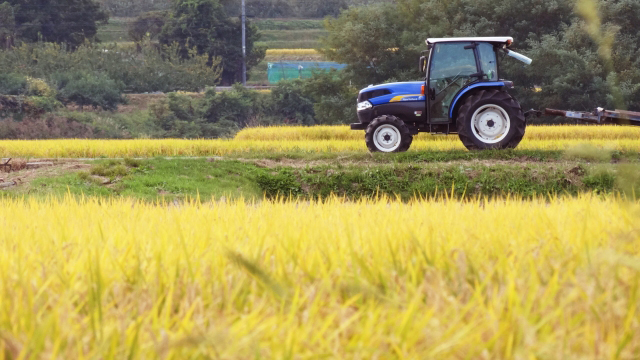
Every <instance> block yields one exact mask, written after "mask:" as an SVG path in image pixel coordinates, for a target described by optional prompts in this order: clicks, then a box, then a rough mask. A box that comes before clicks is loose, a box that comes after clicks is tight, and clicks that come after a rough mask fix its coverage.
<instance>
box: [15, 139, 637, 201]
mask: <svg viewBox="0 0 640 360" xmlns="http://www.w3.org/2000/svg"><path fill="white" fill-rule="evenodd" d="M523 153H527V152H516V151H512V152H511V151H503V152H493V153H492V152H477V153H466V154H470V155H469V156H464V155H463V152H449V153H448V154H445V152H442V153H435V154H429V153H422V154H419V153H415V154H411V153H407V154H398V155H397V156H393V155H392V156H388V155H381V156H377V155H374V156H370V155H366V156H360V155H356V154H353V155H346V156H345V155H344V154H343V156H342V157H341V158H339V159H337V158H333V159H329V158H326V157H325V158H321V157H319V156H317V157H311V156H300V157H299V158H298V160H292V158H293V157H292V156H289V157H287V158H281V159H280V160H282V162H278V161H277V160H274V159H275V157H273V158H272V159H260V160H255V161H249V160H242V161H241V160H233V159H218V160H213V159H204V158H202V159H184V158H175V159H165V158H155V159H146V160H132V159H125V160H115V159H111V160H99V161H95V162H94V163H93V166H92V167H91V169H89V170H88V171H83V172H79V173H71V174H65V175H60V176H54V177H46V178H39V179H36V180H34V181H33V182H31V184H29V185H28V186H18V187H15V188H12V189H9V190H7V191H5V193H8V194H10V195H11V196H23V195H25V194H28V195H30V196H36V197H46V196H65V195H67V194H72V195H74V196H82V195H84V196H99V197H109V196H126V197H133V198H139V199H143V200H146V201H155V200H166V201H173V200H185V199H189V198H195V197H198V196H199V197H200V198H201V199H203V200H209V199H212V198H214V199H220V198H221V197H223V196H224V197H227V198H239V197H242V198H245V199H258V200H259V199H262V198H263V196H267V197H269V198H273V197H277V196H289V195H293V196H301V197H304V198H317V197H327V196H329V195H330V194H337V195H341V196H347V197H349V198H353V199H357V198H361V197H372V196H376V195H377V194H379V195H381V194H385V195H390V196H400V197H401V198H402V199H405V200H406V199H409V198H411V197H414V196H432V195H445V194H451V191H452V189H453V192H454V194H455V195H456V196H458V197H475V196H489V197H493V196H504V195H511V196H521V197H531V196H547V195H549V194H559V195H576V194H578V193H581V192H594V191H595V192H597V193H610V192H623V193H627V194H629V195H631V194H637V193H640V165H639V164H638V161H637V154H635V156H636V158H635V162H631V161H632V160H633V158H632V157H626V158H625V157H623V158H622V161H624V162H623V163H620V164H613V163H610V162H602V163H595V164H593V163H590V162H587V161H576V160H568V159H566V158H565V157H564V155H563V154H558V153H555V152H547V153H544V152H539V153H534V152H528V153H527V155H526V157H525V155H523ZM499 154H504V155H499ZM403 155H404V156H403ZM491 156H492V157H491ZM469 160H471V161H469ZM474 160H475V161H474ZM480 160H482V161H480ZM485 160H488V161H485ZM497 160H504V161H502V162H500V161H497Z"/></svg>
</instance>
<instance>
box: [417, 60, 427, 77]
mask: <svg viewBox="0 0 640 360" xmlns="http://www.w3.org/2000/svg"><path fill="white" fill-rule="evenodd" d="M418 71H420V72H421V73H423V74H424V73H426V72H427V57H426V56H421V57H420V65H419V69H418Z"/></svg>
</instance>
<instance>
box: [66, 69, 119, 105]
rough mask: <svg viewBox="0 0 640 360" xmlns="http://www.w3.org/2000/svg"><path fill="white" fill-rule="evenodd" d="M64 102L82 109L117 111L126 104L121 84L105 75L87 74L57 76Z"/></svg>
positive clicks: (74, 73) (77, 73)
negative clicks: (88, 107) (87, 107)
mask: <svg viewBox="0 0 640 360" xmlns="http://www.w3.org/2000/svg"><path fill="white" fill-rule="evenodd" d="M55 81H56V83H57V86H58V89H59V98H60V100H61V101H62V102H64V103H68V102H74V103H76V104H77V105H79V106H80V107H84V106H86V105H90V106H92V107H93V108H94V109H96V108H98V107H101V108H102V109H104V110H115V109H117V107H118V104H122V103H124V98H123V97H122V95H121V93H122V90H123V86H122V84H121V83H119V82H116V81H114V80H112V79H110V78H109V77H108V76H106V75H105V74H100V73H98V74H93V73H87V72H71V73H61V74H57V75H56V76H55Z"/></svg>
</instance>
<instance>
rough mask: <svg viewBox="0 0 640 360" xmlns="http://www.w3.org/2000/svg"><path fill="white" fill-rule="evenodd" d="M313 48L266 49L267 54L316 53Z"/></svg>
mask: <svg viewBox="0 0 640 360" xmlns="http://www.w3.org/2000/svg"><path fill="white" fill-rule="evenodd" d="M317 54H318V52H317V51H316V50H315V49H267V55H268V56H269V55H272V56H279V55H317Z"/></svg>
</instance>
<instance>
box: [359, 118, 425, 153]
mask: <svg viewBox="0 0 640 360" xmlns="http://www.w3.org/2000/svg"><path fill="white" fill-rule="evenodd" d="M364 139H365V142H366V144H367V148H368V149H369V151H371V152H376V151H380V152H402V151H407V150H409V147H410V146H411V142H412V141H413V136H412V135H411V132H410V131H409V128H408V127H407V125H405V123H404V121H402V120H400V119H399V118H397V117H395V116H393V115H382V116H378V117H377V118H375V119H373V121H372V122H371V123H370V124H369V126H367V131H366V132H365V135H364Z"/></svg>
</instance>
